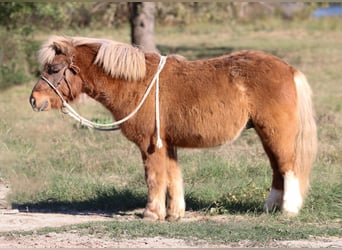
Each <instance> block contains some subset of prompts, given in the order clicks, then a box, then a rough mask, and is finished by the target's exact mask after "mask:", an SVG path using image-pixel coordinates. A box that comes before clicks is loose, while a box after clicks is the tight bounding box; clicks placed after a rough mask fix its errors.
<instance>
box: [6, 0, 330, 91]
mask: <svg viewBox="0 0 342 250" xmlns="http://www.w3.org/2000/svg"><path fill="white" fill-rule="evenodd" d="M328 5H329V4H327V3H282V4H281V3H265V2H253V3H247V2H243V3H238V2H206V3H166V2H163V3H156V11H155V22H156V25H160V26H180V27H182V26H185V25H190V24H194V23H213V24H215V23H227V25H236V24H241V25H243V24H250V23H253V22H254V21H255V20H256V19H258V20H260V19H263V18H269V17H270V16H273V17H277V18H280V19H283V20H287V21H293V20H298V19H307V18H310V16H311V14H312V12H313V11H314V10H315V9H316V8H317V7H322V6H323V7H324V6H328ZM128 19H129V9H128V6H127V3H125V2H123V3H111V2H64V1H63V2H51V3H48V2H44V3H43V2H30V3H29V2H2V3H0V39H1V41H2V42H1V44H0V64H1V69H0V88H7V87H9V86H11V85H14V84H21V83H23V82H25V81H27V80H29V79H30V78H32V77H33V76H37V74H39V65H38V64H37V60H36V52H37V50H38V48H39V46H40V41H39V39H37V37H36V36H37V34H39V32H48V33H55V32H60V31H61V30H74V31H75V32H74V33H77V30H80V29H103V28H106V29H108V28H113V29H114V28H119V27H122V26H124V25H128ZM157 42H158V41H157Z"/></svg>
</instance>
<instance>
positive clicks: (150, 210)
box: [30, 36, 317, 221]
mask: <svg viewBox="0 0 342 250" xmlns="http://www.w3.org/2000/svg"><path fill="white" fill-rule="evenodd" d="M162 58H164V65H162V66H160V62H161V59H162ZM39 61H40V63H41V64H42V65H44V70H43V72H42V76H41V78H40V79H39V80H38V82H37V84H36V85H35V86H34V88H33V90H32V94H31V96H30V103H31V105H32V107H33V109H34V110H35V111H45V110H49V109H51V108H53V109H63V108H65V106H66V105H67V103H69V102H73V101H74V100H76V99H77V97H78V96H79V95H80V94H81V93H86V94H87V95H88V96H90V97H92V98H94V99H95V100H97V101H98V102H100V103H102V104H103V105H104V107H106V108H107V109H108V110H109V111H110V112H111V113H112V115H113V117H114V119H115V120H116V121H118V120H120V119H124V122H123V123H120V125H119V128H120V129H121V132H122V133H123V134H124V135H125V137H126V138H127V139H128V140H130V141H132V142H134V143H135V144H136V145H137V146H138V148H139V149H140V152H141V156H142V160H143V164H144V168H145V180H146V183H147V187H148V199H147V205H146V208H145V210H144V213H143V216H144V218H146V219H151V220H165V219H167V220H170V221H174V220H178V219H180V218H181V217H183V216H184V213H185V201H184V189H183V179H182V173H181V170H180V168H179V166H178V163H177V152H176V148H177V147H191V148H200V147H212V146H217V145H221V144H223V143H224V142H227V141H233V140H235V139H236V138H237V137H238V136H239V135H240V133H241V131H242V130H244V129H246V128H247V127H248V128H250V127H253V128H254V129H255V131H256V132H257V134H258V135H259V137H260V139H261V142H262V145H263V147H264V149H265V152H266V154H267V156H268V157H269V160H270V164H271V167H272V170H273V180H272V189H271V192H270V194H269V197H268V199H267V201H266V203H265V205H264V210H265V211H272V210H274V209H275V208H279V209H281V210H282V212H283V213H285V214H289V215H296V214H298V212H299V210H300V208H301V207H302V204H303V199H304V197H305V194H306V191H307V189H308V186H309V175H310V171H311V167H312V165H313V162H314V159H315V156H316V151H317V135H316V134H317V132H316V124H315V119H314V111H313V105H312V101H311V89H310V86H309V84H308V82H307V80H306V77H305V76H304V74H303V73H301V72H300V71H299V70H297V69H295V68H294V67H292V66H291V65H289V64H287V63H285V62H284V61H282V60H280V59H279V58H277V57H274V56H272V55H269V54H267V53H264V52H261V51H240V52H235V53H232V54H229V55H224V56H221V57H217V58H212V59H206V60H195V61H188V60H186V59H185V58H182V57H181V56H176V55H170V56H167V57H161V56H160V55H159V54H158V53H155V52H145V51H143V50H142V49H140V48H136V47H133V46H131V45H128V44H124V43H119V42H115V41H111V40H106V39H94V38H84V37H59V36H53V37H51V38H50V39H49V40H48V41H47V42H46V43H45V44H44V45H43V46H42V48H41V50H40V52H39ZM155 81H156V82H157V83H159V84H156V85H153V83H154V82H155ZM148 89H149V92H148V91H147V90H148ZM146 93H147V94H146ZM138 106H139V109H137V107H138ZM135 109H136V111H137V112H135V113H134V114H132V113H131V112H132V111H133V110H135ZM128 116H130V117H129V118H130V119H128V118H127V117H128ZM125 118H127V119H125Z"/></svg>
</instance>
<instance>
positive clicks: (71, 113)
mask: <svg viewBox="0 0 342 250" xmlns="http://www.w3.org/2000/svg"><path fill="white" fill-rule="evenodd" d="M166 58H167V57H166V56H161V57H160V61H159V65H158V69H157V72H156V74H155V75H154V77H153V79H152V81H151V83H150V85H149V87H148V88H147V89H146V91H145V94H144V96H143V98H142V99H141V101H140V103H139V104H138V106H137V107H136V108H135V109H134V110H133V111H132V112H131V113H130V114H129V115H127V116H126V117H124V118H123V119H121V120H119V121H116V122H113V123H109V124H101V123H95V122H92V121H89V120H87V119H86V118H84V117H82V116H81V115H79V114H78V113H77V112H76V111H75V110H74V109H73V108H72V107H71V106H70V105H69V104H68V103H67V102H66V101H65V100H64V98H63V96H62V94H61V93H60V92H59V90H58V89H57V88H56V87H55V86H54V85H53V84H52V83H51V82H50V81H49V80H48V79H47V78H46V77H44V76H41V78H42V79H43V80H44V81H45V82H46V83H47V84H48V85H49V86H50V87H51V88H52V89H53V90H54V91H55V92H56V94H57V95H58V96H59V98H60V99H61V101H62V111H63V113H65V114H68V115H69V116H71V117H72V118H74V119H75V120H76V121H78V122H79V123H80V124H81V125H85V126H87V127H89V128H93V129H97V130H105V131H110V130H117V129H119V125H120V124H122V123H124V122H126V121H128V120H129V119H131V118H132V117H133V116H134V115H135V114H136V113H137V112H138V111H139V109H140V108H141V107H142V105H143V104H144V102H145V100H146V98H147V97H148V95H149V94H150V92H151V89H152V87H153V85H154V83H156V99H155V102H156V130H157V144H156V146H157V147H158V148H161V147H163V142H162V139H161V137H160V113H159V112H160V111H159V74H160V72H161V71H162V70H163V68H164V65H165V63H166Z"/></svg>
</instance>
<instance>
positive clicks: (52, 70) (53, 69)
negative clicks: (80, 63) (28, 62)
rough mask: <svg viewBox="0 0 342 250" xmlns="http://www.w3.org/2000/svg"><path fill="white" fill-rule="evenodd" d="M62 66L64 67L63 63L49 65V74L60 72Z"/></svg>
mask: <svg viewBox="0 0 342 250" xmlns="http://www.w3.org/2000/svg"><path fill="white" fill-rule="evenodd" d="M62 68H63V65H61V64H56V65H49V66H48V73H49V74H55V73H58V72H59V71H60V70H61V69H62Z"/></svg>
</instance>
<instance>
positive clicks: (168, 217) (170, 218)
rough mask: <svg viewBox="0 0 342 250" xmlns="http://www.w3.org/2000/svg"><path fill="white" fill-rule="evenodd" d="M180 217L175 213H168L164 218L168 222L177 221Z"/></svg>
mask: <svg viewBox="0 0 342 250" xmlns="http://www.w3.org/2000/svg"><path fill="white" fill-rule="evenodd" d="M180 219H181V217H180V216H176V215H168V216H166V220H167V221H168V222H175V221H179V220H180Z"/></svg>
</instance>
